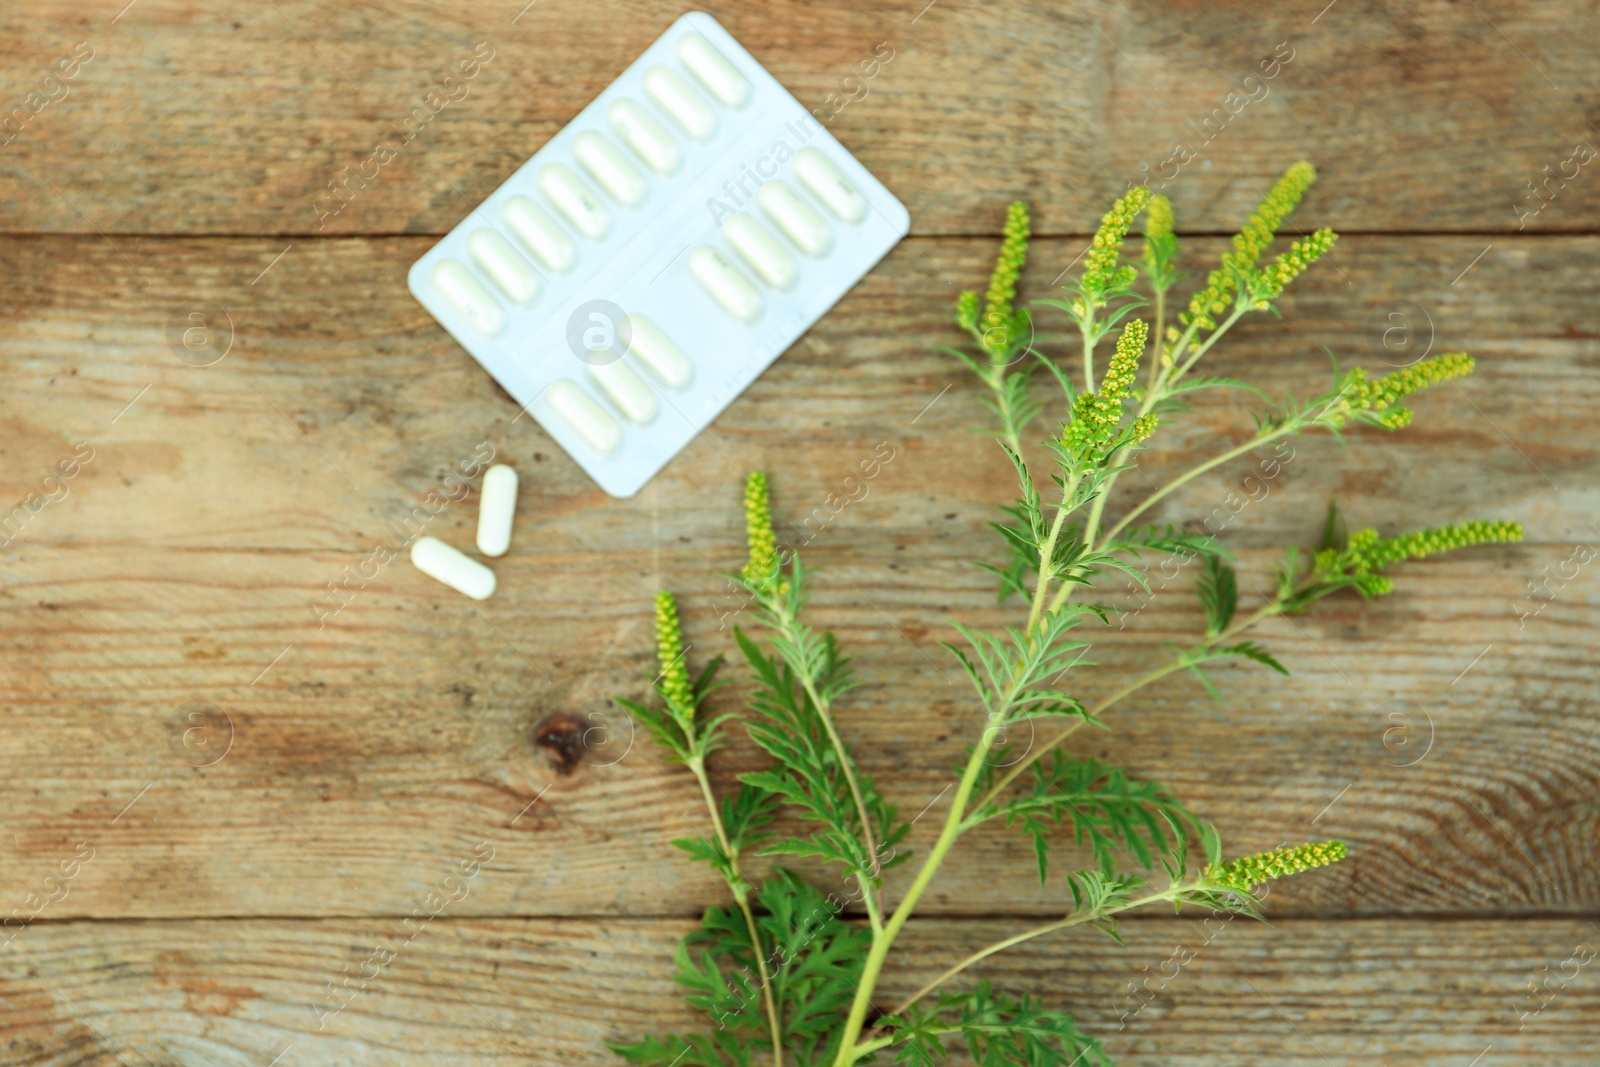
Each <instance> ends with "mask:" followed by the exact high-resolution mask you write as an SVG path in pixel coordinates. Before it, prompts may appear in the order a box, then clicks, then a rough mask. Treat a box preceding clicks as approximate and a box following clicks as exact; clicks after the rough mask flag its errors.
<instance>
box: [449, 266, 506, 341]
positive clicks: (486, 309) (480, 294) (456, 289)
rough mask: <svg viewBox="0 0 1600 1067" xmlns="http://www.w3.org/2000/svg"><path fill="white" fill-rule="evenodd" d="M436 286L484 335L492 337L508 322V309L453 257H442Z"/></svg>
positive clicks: (474, 327) (473, 326) (475, 328)
mask: <svg viewBox="0 0 1600 1067" xmlns="http://www.w3.org/2000/svg"><path fill="white" fill-rule="evenodd" d="M433 284H434V287H435V288H437V289H438V290H439V292H440V293H442V294H443V295H444V298H445V299H446V300H448V301H450V305H451V306H452V307H454V308H455V309H456V310H457V311H459V312H460V313H461V314H462V315H465V316H466V318H467V321H468V322H470V323H472V328H473V329H474V330H477V331H478V332H479V333H481V334H483V335H484V336H485V337H493V336H494V335H495V334H497V333H499V332H500V327H501V326H503V325H505V321H506V316H505V312H504V311H502V310H501V309H500V304H499V303H498V302H497V301H496V300H495V298H494V297H492V296H490V295H489V290H487V289H485V288H484V287H483V285H482V283H480V282H479V281H478V279H476V278H474V277H473V276H472V273H471V272H470V271H468V270H467V268H466V267H464V266H462V265H461V264H460V263H457V262H456V261H455V260H453V259H441V260H440V261H439V264H438V266H436V267H434V268H433Z"/></svg>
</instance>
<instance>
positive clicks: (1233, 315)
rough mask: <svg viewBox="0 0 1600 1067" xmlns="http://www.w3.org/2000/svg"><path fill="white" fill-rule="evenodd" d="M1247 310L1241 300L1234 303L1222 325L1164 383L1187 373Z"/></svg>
mask: <svg viewBox="0 0 1600 1067" xmlns="http://www.w3.org/2000/svg"><path fill="white" fill-rule="evenodd" d="M1249 310H1250V308H1249V306H1248V305H1246V304H1244V303H1242V302H1241V303H1237V304H1235V305H1234V306H1233V311H1232V312H1230V313H1229V314H1228V317H1227V318H1226V319H1224V320H1222V325H1221V326H1218V327H1217V328H1216V329H1215V330H1212V331H1211V334H1210V336H1208V337H1207V338H1206V339H1205V340H1204V341H1202V342H1201V343H1200V345H1199V347H1197V348H1196V349H1195V350H1194V355H1192V356H1190V357H1189V358H1188V359H1187V360H1185V361H1184V364H1183V366H1181V367H1177V368H1176V369H1175V370H1174V371H1173V372H1172V374H1171V375H1169V376H1168V378H1167V381H1166V384H1167V385H1171V384H1172V383H1174V382H1176V381H1178V379H1180V378H1182V377H1183V376H1184V375H1185V374H1188V373H1189V368H1191V367H1193V366H1194V365H1195V364H1196V363H1198V362H1200V357H1201V356H1203V355H1205V354H1206V353H1207V352H1209V351H1211V346H1212V345H1214V344H1216V343H1217V342H1218V341H1219V340H1221V339H1222V335H1223V334H1225V333H1227V332H1228V328H1229V327H1231V326H1232V325H1233V324H1234V323H1236V322H1238V321H1239V320H1240V319H1242V318H1244V316H1245V313H1246V312H1248V311H1249Z"/></svg>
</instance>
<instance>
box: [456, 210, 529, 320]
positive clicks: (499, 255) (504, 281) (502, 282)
mask: <svg viewBox="0 0 1600 1067" xmlns="http://www.w3.org/2000/svg"><path fill="white" fill-rule="evenodd" d="M467 251H468V252H469V253H471V254H472V261H473V262H474V263H476V264H477V265H478V266H479V267H481V268H482V269H483V272H484V273H485V274H487V275H488V276H489V277H490V278H491V279H492V280H493V281H494V283H495V284H496V285H498V286H499V287H500V291H501V292H502V293H505V294H506V295H507V296H509V297H510V298H511V299H512V301H513V302H515V303H518V304H526V303H527V302H528V301H530V300H532V299H533V298H534V297H535V296H537V295H539V272H538V271H536V270H534V269H533V264H531V263H529V262H528V261H527V260H525V259H523V258H522V257H521V256H519V255H518V254H517V250H516V249H515V248H512V247H511V242H509V241H507V240H506V239H505V238H504V237H501V236H500V235H499V234H498V233H495V232H494V231H493V230H490V229H482V230H473V231H472V233H471V234H470V235H468V237H467Z"/></svg>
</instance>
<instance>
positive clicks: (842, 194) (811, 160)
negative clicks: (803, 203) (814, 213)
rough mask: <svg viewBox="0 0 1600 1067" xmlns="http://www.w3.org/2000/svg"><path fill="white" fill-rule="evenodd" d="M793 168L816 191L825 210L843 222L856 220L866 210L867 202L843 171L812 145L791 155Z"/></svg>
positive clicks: (808, 186)
mask: <svg viewBox="0 0 1600 1067" xmlns="http://www.w3.org/2000/svg"><path fill="white" fill-rule="evenodd" d="M794 172H795V174H796V175H798V176H799V178H800V180H801V181H803V182H805V183H806V188H807V189H810V190H811V191H812V192H813V193H816V194H817V199H818V200H821V201H822V202H823V203H824V204H826V205H827V206H828V210H829V211H831V212H833V213H834V214H835V215H837V216H839V217H840V218H841V219H843V220H844V221H846V222H860V221H861V220H862V218H864V217H865V216H866V214H867V202H866V201H865V200H863V199H862V198H861V194H860V193H858V192H856V187H855V186H853V185H851V184H850V181H849V179H847V178H846V177H845V176H844V172H843V171H841V170H840V169H839V168H838V167H836V166H834V164H833V160H831V159H829V158H828V157H827V156H825V155H823V154H822V153H821V152H819V151H817V150H816V149H815V148H802V149H801V150H800V152H799V153H798V154H797V155H796V156H795V157H794Z"/></svg>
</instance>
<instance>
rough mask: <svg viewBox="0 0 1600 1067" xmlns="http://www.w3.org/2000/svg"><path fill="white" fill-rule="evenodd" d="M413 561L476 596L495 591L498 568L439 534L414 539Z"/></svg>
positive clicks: (458, 589)
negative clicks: (449, 542)
mask: <svg viewBox="0 0 1600 1067" xmlns="http://www.w3.org/2000/svg"><path fill="white" fill-rule="evenodd" d="M411 565H412V566H414V567H416V568H417V570H419V571H421V572H422V573H423V574H426V575H427V576H428V577H429V578H436V579H438V580H439V581H441V582H443V583H444V584H445V585H448V586H449V587H450V588H451V589H454V590H455V591H456V592H458V593H464V594H466V595H467V596H469V597H471V598H472V599H473V600H488V599H489V597H491V596H493V595H494V571H492V570H490V569H489V568H488V567H485V566H484V565H483V564H481V563H479V562H478V561H477V560H475V559H471V558H470V557H468V556H466V555H465V554H464V553H462V552H460V551H458V550H457V549H454V548H451V547H450V546H449V545H447V544H445V543H444V542H443V541H441V540H439V539H438V538H437V537H419V538H417V539H416V540H415V541H413V542H412V543H411Z"/></svg>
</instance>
